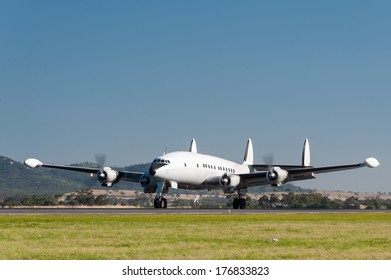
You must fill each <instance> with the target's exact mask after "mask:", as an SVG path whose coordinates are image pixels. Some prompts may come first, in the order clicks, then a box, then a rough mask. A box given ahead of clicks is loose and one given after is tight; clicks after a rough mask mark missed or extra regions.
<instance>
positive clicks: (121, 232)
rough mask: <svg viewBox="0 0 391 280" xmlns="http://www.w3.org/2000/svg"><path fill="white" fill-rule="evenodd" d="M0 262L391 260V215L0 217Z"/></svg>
mask: <svg viewBox="0 0 391 280" xmlns="http://www.w3.org/2000/svg"><path fill="white" fill-rule="evenodd" d="M272 238H278V240H279V241H278V242H271V239H272ZM0 259H3V260H4V259H14V260H15V259H23V260H29V259H60V260H65V259H72V260H73V259H76V260H80V259H82V260H90V259H93V260H97V259H113V260H114V259H282V260H284V259H321V260H324V259H338V260H341V259H391V214H381V213H373V214H367V213H364V214H261V215H126V216H115V215H80V216H0Z"/></svg>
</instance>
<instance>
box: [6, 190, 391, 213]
mask: <svg viewBox="0 0 391 280" xmlns="http://www.w3.org/2000/svg"><path fill="white" fill-rule="evenodd" d="M227 198H228V199H226V198H223V197H220V196H218V195H214V196H213V195H210V196H207V198H204V199H202V200H201V201H200V202H199V204H197V207H199V208H226V209H229V208H231V207H232V198H229V197H227ZM152 200H153V199H151V196H150V195H146V194H144V193H142V192H137V193H136V196H135V197H134V198H131V199H122V198H117V197H114V196H109V195H98V196H95V195H94V194H93V191H92V190H80V191H78V192H74V193H71V194H68V195H66V196H65V198H64V195H55V196H50V195H35V194H34V195H29V194H26V195H14V196H10V197H7V198H3V199H1V198H0V205H1V206H2V207H18V206H19V207H20V206H105V205H112V206H134V207H145V208H148V207H153V201H152ZM169 203H170V204H171V205H170V207H194V201H193V200H191V199H184V198H181V197H180V194H177V195H176V196H175V197H174V198H173V199H171V200H170V201H169ZM246 203H247V208H253V209H254V208H260V209H391V200H390V199H381V198H379V197H374V198H366V199H359V198H358V197H356V196H351V197H348V198H347V199H345V200H342V199H331V198H329V197H328V196H325V195H323V194H320V193H293V192H289V193H284V194H282V195H281V196H279V195H277V194H274V193H272V194H264V195H263V196H261V197H260V198H259V199H252V198H251V197H250V196H248V197H247V199H246Z"/></svg>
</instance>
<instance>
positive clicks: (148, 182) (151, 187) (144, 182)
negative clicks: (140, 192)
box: [140, 173, 157, 193]
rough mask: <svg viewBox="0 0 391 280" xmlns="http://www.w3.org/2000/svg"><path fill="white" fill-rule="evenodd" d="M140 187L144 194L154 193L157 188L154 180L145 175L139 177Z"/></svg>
mask: <svg viewBox="0 0 391 280" xmlns="http://www.w3.org/2000/svg"><path fill="white" fill-rule="evenodd" d="M140 185H141V186H142V187H143V189H144V193H155V192H156V188H157V183H156V180H155V178H154V177H153V176H150V175H149V174H148V173H145V174H144V175H143V176H141V177H140Z"/></svg>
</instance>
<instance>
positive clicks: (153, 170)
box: [149, 162, 167, 176]
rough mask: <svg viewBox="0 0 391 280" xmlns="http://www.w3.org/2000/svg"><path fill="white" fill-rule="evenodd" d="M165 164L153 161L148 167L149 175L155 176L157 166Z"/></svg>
mask: <svg viewBox="0 0 391 280" xmlns="http://www.w3.org/2000/svg"><path fill="white" fill-rule="evenodd" d="M165 165H167V163H164V162H153V163H152V164H151V166H150V167H149V175H151V176H155V175H156V170H158V169H159V168H161V167H163V166H165Z"/></svg>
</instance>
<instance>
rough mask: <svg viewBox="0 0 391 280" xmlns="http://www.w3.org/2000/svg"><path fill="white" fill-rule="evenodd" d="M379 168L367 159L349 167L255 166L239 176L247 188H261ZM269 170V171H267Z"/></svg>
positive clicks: (372, 159)
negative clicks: (333, 174)
mask: <svg viewBox="0 0 391 280" xmlns="http://www.w3.org/2000/svg"><path fill="white" fill-rule="evenodd" d="M377 166H379V162H378V161H377V160H376V159H375V158H367V159H366V160H365V161H364V162H363V163H356V164H348V165H334V166H325V167H313V166H308V167H304V166H295V165H285V166H284V165H281V166H267V165H253V168H254V169H255V170H262V171H255V172H254V173H247V174H239V176H240V179H241V183H242V184H243V185H244V186H245V187H252V186H259V185H268V184H271V185H274V184H276V185H281V184H284V183H287V182H291V181H298V180H307V179H314V178H315V175H316V174H321V173H327V172H336V171H342V170H349V169H355V168H360V167H370V168H375V167H377ZM265 170H268V171H265Z"/></svg>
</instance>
